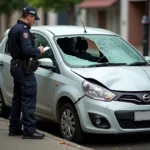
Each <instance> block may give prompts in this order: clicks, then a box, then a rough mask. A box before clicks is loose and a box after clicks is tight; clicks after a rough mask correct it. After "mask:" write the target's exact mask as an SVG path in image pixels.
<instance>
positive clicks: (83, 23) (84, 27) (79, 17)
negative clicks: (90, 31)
mask: <svg viewBox="0 0 150 150" xmlns="http://www.w3.org/2000/svg"><path fill="white" fill-rule="evenodd" d="M78 15H79V18H80V20H81V23H82V25H83V28H84V33H87V31H86V28H85V26H84V23H83V21H82V19H81V16H80V13H79V11H78Z"/></svg>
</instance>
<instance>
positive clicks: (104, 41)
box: [55, 34, 145, 67]
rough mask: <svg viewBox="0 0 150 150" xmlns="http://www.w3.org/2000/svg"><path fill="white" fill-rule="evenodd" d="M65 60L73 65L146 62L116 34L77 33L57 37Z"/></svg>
mask: <svg viewBox="0 0 150 150" xmlns="http://www.w3.org/2000/svg"><path fill="white" fill-rule="evenodd" d="M55 39H56V43H57V45H58V48H59V51H60V53H61V56H62V57H63V60H64V61H65V62H66V64H68V65H69V66H71V67H83V66H84V67H86V66H87V67H88V66H91V65H95V64H96V65H97V64H98V65H99V64H109V63H112V64H119V63H120V64H123V65H124V64H126V65H128V64H132V63H135V62H141V63H145V60H144V59H143V57H142V56H141V55H140V54H139V53H138V52H137V51H136V50H135V49H134V48H133V47H132V46H131V45H129V44H128V43H127V42H126V41H124V40H123V39H121V38H120V37H119V36H116V35H87V34H86V35H84V36H83V35H81V36H80V35H75V36H67V37H66V36H58V37H55Z"/></svg>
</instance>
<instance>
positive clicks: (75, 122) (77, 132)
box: [59, 103, 83, 142]
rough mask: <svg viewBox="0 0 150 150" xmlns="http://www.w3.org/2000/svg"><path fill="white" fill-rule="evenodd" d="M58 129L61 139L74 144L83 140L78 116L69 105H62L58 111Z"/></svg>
mask: <svg viewBox="0 0 150 150" xmlns="http://www.w3.org/2000/svg"><path fill="white" fill-rule="evenodd" d="M59 128H60V132H61V135H62V136H63V138H65V139H67V140H69V141H74V142H81V141H82V140H83V131H82V129H81V126H80V121H79V118H78V114H77V112H76V110H75V108H74V107H73V106H72V105H71V104H69V103H67V104H64V105H63V106H62V107H61V109H60V114H59Z"/></svg>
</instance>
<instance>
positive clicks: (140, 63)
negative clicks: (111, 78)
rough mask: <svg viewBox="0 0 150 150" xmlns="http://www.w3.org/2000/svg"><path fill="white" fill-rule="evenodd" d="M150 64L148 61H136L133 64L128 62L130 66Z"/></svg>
mask: <svg viewBox="0 0 150 150" xmlns="http://www.w3.org/2000/svg"><path fill="white" fill-rule="evenodd" d="M147 65H149V64H148V63H147V62H134V63H131V64H128V66H147Z"/></svg>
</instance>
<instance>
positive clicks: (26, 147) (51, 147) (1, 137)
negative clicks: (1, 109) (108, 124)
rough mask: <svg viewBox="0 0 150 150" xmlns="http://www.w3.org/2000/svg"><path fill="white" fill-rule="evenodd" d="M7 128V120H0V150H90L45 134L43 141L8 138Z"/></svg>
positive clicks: (17, 137)
mask: <svg viewBox="0 0 150 150" xmlns="http://www.w3.org/2000/svg"><path fill="white" fill-rule="evenodd" d="M8 126H9V122H8V120H6V119H2V118H0V150H10V149H11V150H92V149H89V148H86V147H83V146H80V145H78V144H75V143H72V142H69V141H66V140H64V139H61V138H58V137H55V136H53V135H51V134H48V133H45V132H44V134H45V135H46V137H45V139H44V140H31V139H22V137H21V136H15V137H10V136H8ZM40 132H42V131H40Z"/></svg>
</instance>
